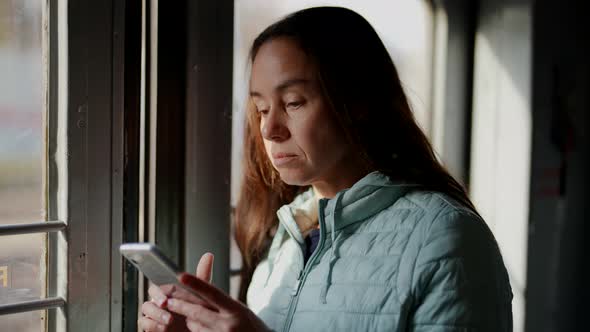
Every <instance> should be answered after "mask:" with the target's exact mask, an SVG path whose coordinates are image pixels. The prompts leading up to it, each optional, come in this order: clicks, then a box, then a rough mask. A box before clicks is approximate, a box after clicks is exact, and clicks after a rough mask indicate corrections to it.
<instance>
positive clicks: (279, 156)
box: [272, 152, 297, 167]
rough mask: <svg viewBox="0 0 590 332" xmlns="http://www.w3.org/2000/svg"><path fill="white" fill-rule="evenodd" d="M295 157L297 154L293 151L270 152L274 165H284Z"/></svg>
mask: <svg viewBox="0 0 590 332" xmlns="http://www.w3.org/2000/svg"><path fill="white" fill-rule="evenodd" d="M295 159H297V155H296V154H293V153H285V152H278V153H273V154H272V160H273V164H274V165H275V166H276V167H280V166H284V165H286V164H288V163H290V162H292V161H294V160H295Z"/></svg>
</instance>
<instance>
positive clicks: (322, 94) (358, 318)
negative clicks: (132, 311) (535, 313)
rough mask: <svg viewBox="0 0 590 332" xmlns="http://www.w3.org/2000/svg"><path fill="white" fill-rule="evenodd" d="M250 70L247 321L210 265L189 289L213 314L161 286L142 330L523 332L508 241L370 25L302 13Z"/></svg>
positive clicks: (266, 36)
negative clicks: (413, 101) (485, 214)
mask: <svg viewBox="0 0 590 332" xmlns="http://www.w3.org/2000/svg"><path fill="white" fill-rule="evenodd" d="M251 60H252V72H251V77H250V102H249V104H250V110H249V111H248V113H247V124H246V135H245V163H244V180H243V184H242V192H241V198H240V202H239V204H238V207H237V215H236V239H237V242H238V245H239V247H240V250H241V252H242V255H243V258H244V262H243V263H244V264H243V266H244V268H243V271H242V285H241V290H240V300H242V301H245V302H246V303H247V304H248V307H246V306H244V305H242V304H241V303H240V302H237V301H234V300H232V299H231V298H230V297H228V296H227V295H225V294H223V293H222V292H221V291H219V290H218V289H216V288H215V287H213V286H211V285H209V284H208V283H207V282H206V281H207V280H208V275H209V274H210V272H209V271H210V269H211V265H212V256H211V255H205V256H203V258H202V259H201V262H200V263H199V268H198V271H197V278H195V277H193V276H191V275H188V274H185V275H184V276H183V278H182V279H183V282H184V283H186V284H188V285H190V286H191V287H193V288H194V289H195V290H197V291H198V292H199V293H201V294H202V295H203V298H204V299H205V301H201V300H199V299H196V298H192V297H190V296H187V295H186V294H183V293H180V292H178V291H175V290H171V289H165V288H164V289H160V288H157V287H152V288H151V289H150V294H151V296H152V298H153V300H152V301H150V302H146V303H145V304H144V306H143V308H142V312H143V314H144V317H143V318H141V319H140V326H141V327H142V328H143V329H144V330H146V331H164V330H166V331H184V330H187V329H188V330H190V331H228V330H229V331H258V330H260V331H264V330H276V331H278V330H281V331H328V330H349V331H367V330H371V331H373V330H375V331H393V330H395V331H402V330H403V331H405V330H410V331H425V330H428V331H432V330H436V331H459V330H461V331H472V330H474V331H475V330H477V331H480V330H481V331H511V330H512V313H511V299H512V293H511V289H510V284H509V281H508V276H507V273H506V269H505V267H504V264H503V261H502V257H501V255H500V252H499V250H498V247H497V244H496V241H495V240H494V238H493V235H492V234H491V232H490V231H489V229H488V228H487V227H486V224H485V222H484V221H483V220H482V219H481V217H480V216H479V215H478V214H477V212H476V210H475V208H474V207H473V204H472V203H471V202H470V200H469V198H468V197H467V194H466V193H465V190H464V189H463V187H462V186H461V185H460V184H459V183H458V182H457V181H456V180H454V179H453V178H452V177H451V176H450V175H449V173H448V172H447V171H446V170H445V169H444V168H443V167H442V166H441V164H440V163H439V162H438V161H437V159H436V157H435V155H434V153H433V151H432V148H431V146H430V144H429V142H428V140H427V139H426V137H425V135H424V134H423V133H422V131H421V130H420V128H419V127H418V125H417V124H416V122H415V120H414V117H413V115H412V112H411V110H410V107H409V105H408V101H407V99H406V96H405V95H404V92H403V89H402V86H401V83H400V81H399V78H398V74H397V71H396V69H395V66H394V64H393V62H392V60H391V58H390V56H389V54H388V53H387V51H386V49H385V47H384V46H383V43H382V42H381V40H380V39H379V37H378V36H377V34H376V32H375V31H374V30H373V28H372V27H371V26H370V24H369V23H368V22H367V21H365V20H364V19H363V18H362V17H361V16H360V15H358V14H356V13H354V12H352V11H350V10H347V9H343V8H332V7H322V8H312V9H306V10H302V11H299V12H296V13H294V14H292V15H290V16H288V17H286V18H284V19H282V20H281V21H279V22H277V23H275V24H273V25H271V26H270V27H268V28H267V29H266V30H265V31H263V32H262V33H261V34H260V35H259V36H258V37H257V38H256V40H255V41H254V44H253V46H252V50H251ZM277 217H278V218H277ZM170 313H173V314H174V315H171V314H170Z"/></svg>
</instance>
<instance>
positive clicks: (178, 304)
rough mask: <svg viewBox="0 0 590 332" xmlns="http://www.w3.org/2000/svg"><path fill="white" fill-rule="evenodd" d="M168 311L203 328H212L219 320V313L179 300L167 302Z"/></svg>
mask: <svg viewBox="0 0 590 332" xmlns="http://www.w3.org/2000/svg"><path fill="white" fill-rule="evenodd" d="M168 308H169V309H170V311H172V312H175V313H177V314H180V315H183V316H185V317H186V319H187V321H188V320H193V321H197V322H199V323H200V324H202V325H205V326H212V325H213V324H215V322H216V321H217V320H219V313H218V312H215V311H213V310H211V309H209V308H207V307H205V306H202V305H199V304H193V303H189V302H186V301H183V300H179V299H171V300H170V301H169V302H168Z"/></svg>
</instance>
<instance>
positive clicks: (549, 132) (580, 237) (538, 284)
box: [526, 0, 590, 331]
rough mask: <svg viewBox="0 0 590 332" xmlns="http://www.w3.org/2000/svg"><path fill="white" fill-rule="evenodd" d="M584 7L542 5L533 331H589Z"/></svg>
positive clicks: (588, 80) (588, 71)
mask: <svg viewBox="0 0 590 332" xmlns="http://www.w3.org/2000/svg"><path fill="white" fill-rule="evenodd" d="M582 7H583V5H582V2H581V1H578V2H576V1H561V2H555V1H548V0H544V1H537V2H536V3H535V9H534V29H533V31H534V32H533V35H534V39H533V44H534V52H533V150H532V167H531V172H532V174H531V202H530V237H529V254H528V257H529V259H528V273H527V279H528V281H527V284H528V287H527V310H526V330H527V331H577V330H580V329H581V328H583V327H584V326H585V324H586V319H585V317H586V315H587V303H588V300H589V287H588V281H589V280H590V274H589V271H588V258H587V257H586V254H587V253H588V252H590V250H589V249H590V248H589V245H588V241H585V237H586V234H587V233H588V231H587V227H586V225H585V220H584V219H585V214H586V204H587V198H586V197H587V194H588V189H587V188H588V187H587V185H586V183H588V179H587V177H588V175H587V172H588V169H589V167H588V151H590V149H588V146H589V144H588V134H587V132H588V119H587V116H588V115H587V113H588V109H589V108H590V98H589V93H590V66H589V64H588V63H589V60H588V59H589V58H590V57H589V56H588V53H589V52H588V51H589V47H588V43H589V38H588V33H587V32H586V31H588V27H587V18H586V16H587V11H585V10H584V8H582ZM583 324H584V325H583Z"/></svg>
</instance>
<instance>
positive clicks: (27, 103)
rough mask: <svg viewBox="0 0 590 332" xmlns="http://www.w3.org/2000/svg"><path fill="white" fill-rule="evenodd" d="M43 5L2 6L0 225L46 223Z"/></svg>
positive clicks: (10, 2)
mask: <svg viewBox="0 0 590 332" xmlns="http://www.w3.org/2000/svg"><path fill="white" fill-rule="evenodd" d="M41 6H42V1H39V0H2V1H0V73H1V75H0V224H12V223H22V222H32V221H41V220H44V218H45V217H44V215H45V213H44V208H43V206H44V204H43V200H42V199H43V181H42V176H43V171H42V166H43V160H44V158H43V155H44V142H43V95H44V93H43V77H44V75H43V60H42V59H43V58H42V57H43V50H42V41H41V37H42V31H43V30H42V7H41Z"/></svg>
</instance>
